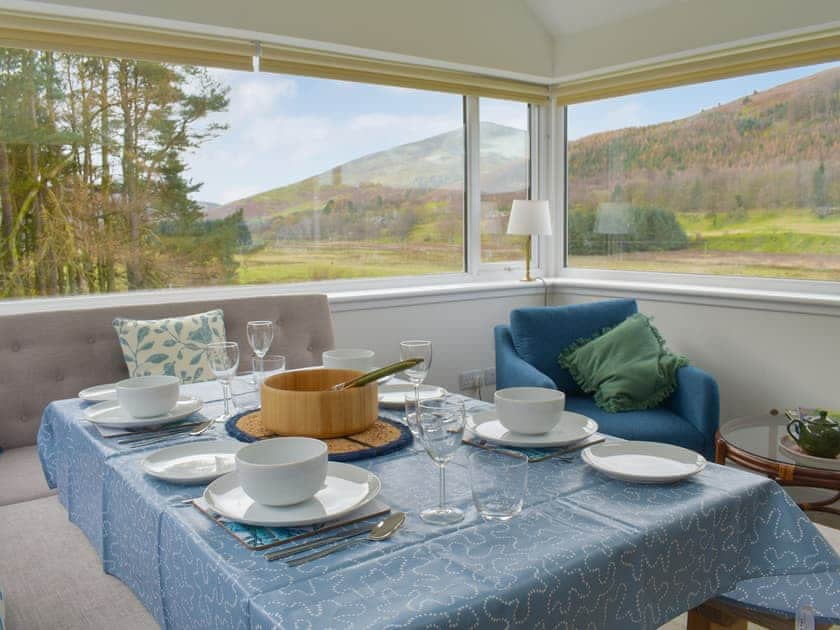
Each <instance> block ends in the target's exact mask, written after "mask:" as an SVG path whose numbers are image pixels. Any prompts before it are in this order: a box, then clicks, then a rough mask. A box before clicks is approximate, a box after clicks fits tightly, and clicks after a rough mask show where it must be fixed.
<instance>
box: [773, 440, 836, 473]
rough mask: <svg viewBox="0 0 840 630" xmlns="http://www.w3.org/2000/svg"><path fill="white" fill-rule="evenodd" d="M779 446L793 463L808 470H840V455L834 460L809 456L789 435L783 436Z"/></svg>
mask: <svg viewBox="0 0 840 630" xmlns="http://www.w3.org/2000/svg"><path fill="white" fill-rule="evenodd" d="M779 446H780V447H781V448H782V450H783V451H784V452H785V454H787V455H788V457H790V458H791V459H792V460H793V461H795V462H796V463H797V464H802V465H803V466H807V467H808V468H822V469H823V470H840V455H838V456H837V457H834V458H830V457H817V456H816V455H808V453H806V452H805V451H803V450H802V449H801V448H799V446H797V444H796V442H794V441H793V439H792V438H791V437H790V436H789V435H784V436H782V439H781V440H779Z"/></svg>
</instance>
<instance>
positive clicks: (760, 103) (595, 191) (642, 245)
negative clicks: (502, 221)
mask: <svg viewBox="0 0 840 630" xmlns="http://www.w3.org/2000/svg"><path fill="white" fill-rule="evenodd" d="M567 121H568V133H567V136H568V144H567V163H568V202H567V222H568V229H567V235H568V236H567V238H568V243H567V252H568V265H569V266H570V267H578V268H589V269H616V270H635V271H658V272H675V273H695V274H720V275H733V276H765V277H772V278H798V279H812V280H834V281H837V280H840V63H832V64H821V65H817V66H810V67H801V68H796V69H791V70H782V71H776V72H768V73H762V74H755V75H750V76H745V77H738V78H733V79H726V80H722V81H714V82H709V83H703V84H697V85H691V86H686V87H676V88H672V89H666V90H658V91H654V92H647V93H643V94H634V95H631V96H625V97H620V98H612V99H607V100H602V101H597V102H590V103H584V104H580V105H573V106H570V107H569V108H568V110H567Z"/></svg>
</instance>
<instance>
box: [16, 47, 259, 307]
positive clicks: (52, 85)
mask: <svg viewBox="0 0 840 630" xmlns="http://www.w3.org/2000/svg"><path fill="white" fill-rule="evenodd" d="M227 106H228V94H227V88H226V87H224V86H222V85H220V84H219V83H217V82H216V81H214V80H213V79H212V78H211V77H210V76H209V74H208V73H207V72H206V71H205V70H202V69H199V68H194V67H183V66H172V65H167V64H161V63H151V62H144V61H135V60H130V59H108V58H98V57H84V56H78V55H70V54H62V53H53V52H43V51H29V50H18V49H8V48H6V49H0V206H1V207H2V214H1V215H0V297H23V296H39V295H65V294H77V293H98V292H110V291H120V290H126V289H140V288H157V287H168V286H173V285H174V286H183V285H191V284H207V283H218V282H225V281H228V282H229V281H232V280H233V279H234V276H235V273H236V267H237V263H236V260H235V254H236V253H237V252H239V251H241V250H242V247H247V246H248V244H249V243H250V235H249V234H248V230H247V227H245V224H244V221H243V219H242V215H241V213H234V214H233V215H231V216H229V217H225V218H224V219H220V220H214V221H208V220H206V219H205V217H204V215H203V213H202V211H201V208H200V207H199V205H198V204H197V203H195V202H194V201H192V199H191V195H192V194H193V193H195V192H197V190H198V189H199V187H200V184H194V183H192V182H190V181H189V180H188V179H187V178H186V177H185V168H186V167H185V164H184V154H185V153H186V152H187V151H191V150H195V149H197V148H198V147H200V146H201V145H202V144H203V143H204V142H206V141H207V140H209V139H211V138H213V137H215V136H217V135H218V134H220V133H222V132H223V131H224V127H223V126H221V125H218V124H210V123H207V121H206V118H207V116H208V114H210V113H212V112H220V111H224V110H225V108H226V107H227Z"/></svg>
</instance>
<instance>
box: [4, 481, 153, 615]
mask: <svg viewBox="0 0 840 630" xmlns="http://www.w3.org/2000/svg"><path fill="white" fill-rule="evenodd" d="M0 582H2V584H3V590H4V593H5V596H6V623H7V627H8V628H10V630H14V629H15V628H26V629H27V630H38V629H41V628H43V629H47V628H49V629H54V628H64V629H68V630H69V629H76V628H79V629H82V628H84V629H86V630H90V629H106V628H119V629H120V630H135V629H138V630H139V629H141V628H142V629H145V628H157V627H158V626H157V624H156V623H155V620H154V619H153V618H152V616H151V615H150V614H149V613H148V612H147V611H146V609H145V608H143V605H142V604H141V603H140V602H139V601H138V600H137V598H136V597H135V596H134V594H133V593H132V592H131V590H129V588H128V587H127V586H126V585H125V584H123V583H122V582H120V581H119V580H118V579H117V578H114V577H111V576H110V575H106V574H105V572H104V571H103V570H102V563H101V562H100V560H99V557H98V556H97V555H96V552H95V551H94V550H93V547H91V546H90V544H89V543H88V541H87V538H85V536H84V534H83V533H82V532H81V530H80V529H79V528H78V527H76V526H75V525H73V524H72V523H71V522H70V521H68V520H67V512H65V511H64V508H63V507H62V506H61V504H60V503H59V502H58V497H56V496H52V497H46V498H43V499H36V500H35V501H27V502H25V503H16V504H15V505H6V506H3V507H0Z"/></svg>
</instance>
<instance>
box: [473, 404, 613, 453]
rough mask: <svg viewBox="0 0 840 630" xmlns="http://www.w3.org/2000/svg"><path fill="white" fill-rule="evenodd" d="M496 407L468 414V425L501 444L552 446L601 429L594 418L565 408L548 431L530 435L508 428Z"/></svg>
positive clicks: (561, 444) (483, 436) (568, 442)
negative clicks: (501, 420)
mask: <svg viewBox="0 0 840 630" xmlns="http://www.w3.org/2000/svg"><path fill="white" fill-rule="evenodd" d="M498 418H499V416H498V415H497V414H496V411H495V410H493V411H481V412H479V413H473V415H472V417H470V416H467V429H469V430H470V431H471V432H472V433H474V434H475V435H476V436H478V437H480V438H483V439H485V440H488V441H490V442H495V443H496V444H502V445H504V446H526V447H531V448H548V447H552V446H568V445H569V444H574V443H575V442H580V441H581V440H585V439H586V438H588V437H589V436H590V435H592V434H593V433H595V431H597V430H598V423H597V422H595V421H594V420H593V419H592V418H587V417H586V416H584V415H581V414H579V413H575V412H574V411H564V412H563V419H562V420H560V422H559V423H558V424H557V426H555V427H554V428H553V429H552V430H551V431H549V432H548V433H540V434H539V435H528V434H525V433H514V432H513V431H508V430H507V429H506V428H505V427H504V426H503V425H502V423H501V422H500V421H499V420H498Z"/></svg>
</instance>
